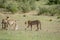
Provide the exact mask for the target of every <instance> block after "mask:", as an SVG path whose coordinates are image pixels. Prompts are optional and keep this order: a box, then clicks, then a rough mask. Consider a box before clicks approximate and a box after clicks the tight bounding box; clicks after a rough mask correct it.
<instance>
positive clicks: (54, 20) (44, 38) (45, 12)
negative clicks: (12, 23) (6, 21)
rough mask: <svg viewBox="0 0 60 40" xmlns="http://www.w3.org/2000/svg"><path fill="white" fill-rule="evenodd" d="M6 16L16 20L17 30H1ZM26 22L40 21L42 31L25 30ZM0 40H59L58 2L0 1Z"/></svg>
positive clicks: (53, 0) (59, 4)
mask: <svg viewBox="0 0 60 40" xmlns="http://www.w3.org/2000/svg"><path fill="white" fill-rule="evenodd" d="M6 16H9V17H10V19H14V20H16V23H17V25H18V30H2V25H1V20H2V19H3V18H6ZM28 20H39V21H41V28H42V29H41V30H39V31H35V30H36V26H35V25H34V26H33V30H32V31H31V30H30V28H28V29H27V30H25V28H26V27H27V24H26V25H25V21H28ZM39 27H40V26H39ZM0 40H60V0H0Z"/></svg>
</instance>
